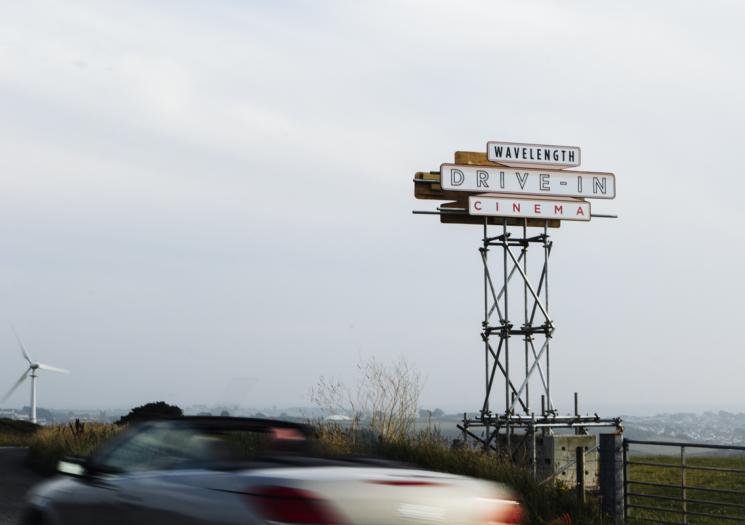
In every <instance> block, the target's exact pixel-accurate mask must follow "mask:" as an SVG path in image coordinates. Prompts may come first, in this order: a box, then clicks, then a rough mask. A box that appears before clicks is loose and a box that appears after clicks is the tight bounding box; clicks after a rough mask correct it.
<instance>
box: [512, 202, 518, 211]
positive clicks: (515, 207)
mask: <svg viewBox="0 0 745 525" xmlns="http://www.w3.org/2000/svg"><path fill="white" fill-rule="evenodd" d="M512 211H516V212H519V211H520V203H519V202H513V203H512Z"/></svg>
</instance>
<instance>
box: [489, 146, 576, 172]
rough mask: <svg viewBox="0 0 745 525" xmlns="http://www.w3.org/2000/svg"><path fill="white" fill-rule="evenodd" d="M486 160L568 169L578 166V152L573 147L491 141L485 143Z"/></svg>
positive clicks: (513, 164) (510, 164) (514, 164)
mask: <svg viewBox="0 0 745 525" xmlns="http://www.w3.org/2000/svg"><path fill="white" fill-rule="evenodd" d="M486 158H487V159H489V160H490V161H491V162H498V163H500V164H505V165H507V166H534V167H542V166H547V167H549V168H570V167H577V166H579V163H580V150H579V148H577V147H575V146H549V145H546V144H520V143H517V142H496V141H492V142H487V143H486Z"/></svg>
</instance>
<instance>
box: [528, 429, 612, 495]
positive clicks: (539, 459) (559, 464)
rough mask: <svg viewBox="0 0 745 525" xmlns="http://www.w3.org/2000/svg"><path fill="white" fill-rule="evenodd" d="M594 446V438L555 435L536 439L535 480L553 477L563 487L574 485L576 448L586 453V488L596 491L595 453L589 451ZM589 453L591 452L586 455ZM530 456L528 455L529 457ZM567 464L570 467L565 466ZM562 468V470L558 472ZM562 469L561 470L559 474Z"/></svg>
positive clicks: (591, 436)
mask: <svg viewBox="0 0 745 525" xmlns="http://www.w3.org/2000/svg"><path fill="white" fill-rule="evenodd" d="M529 442H530V444H528V449H529V450H528V452H532V451H531V450H530V448H532V440H529ZM596 445H597V436H594V435H586V436H585V435H582V436H578V435H573V434H554V435H545V436H543V435H541V434H538V435H537V436H536V454H535V455H536V473H537V475H538V479H546V478H548V477H550V476H553V475H554V474H556V475H555V476H554V477H555V479H556V481H557V482H559V483H561V484H563V485H565V486H566V487H574V486H575V485H576V483H577V466H576V457H577V452H576V451H577V447H582V448H583V449H584V450H585V488H586V489H587V490H595V489H597V488H598V451H597V449H595V450H592V449H593V448H595V446H596ZM590 450H592V452H589V451H590ZM528 457H531V456H528ZM567 465H569V466H568V467H567ZM561 469H563V470H561ZM560 470H561V471H560Z"/></svg>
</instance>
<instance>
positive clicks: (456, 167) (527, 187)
mask: <svg viewBox="0 0 745 525" xmlns="http://www.w3.org/2000/svg"><path fill="white" fill-rule="evenodd" d="M440 185H441V186H442V189H443V190H445V191H466V192H470V193H514V194H522V195H541V196H546V197H551V196H554V197H585V198H588V199H613V198H615V197H616V177H615V175H613V174H612V173H604V172H591V171H563V170H548V169H528V168H521V169H515V168H506V167H505V168H503V167H499V166H496V167H495V166H473V165H466V164H442V165H441V166H440Z"/></svg>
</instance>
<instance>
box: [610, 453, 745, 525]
mask: <svg viewBox="0 0 745 525" xmlns="http://www.w3.org/2000/svg"><path fill="white" fill-rule="evenodd" d="M623 465H624V502H623V506H624V519H625V522H626V523H627V524H634V523H667V524H671V525H709V524H724V523H745V447H738V446H727V445H701V444H694V443H675V442H664V441H641V440H634V439H624V440H623Z"/></svg>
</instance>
